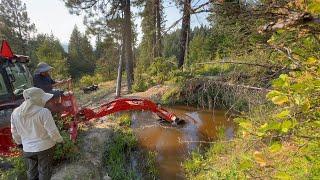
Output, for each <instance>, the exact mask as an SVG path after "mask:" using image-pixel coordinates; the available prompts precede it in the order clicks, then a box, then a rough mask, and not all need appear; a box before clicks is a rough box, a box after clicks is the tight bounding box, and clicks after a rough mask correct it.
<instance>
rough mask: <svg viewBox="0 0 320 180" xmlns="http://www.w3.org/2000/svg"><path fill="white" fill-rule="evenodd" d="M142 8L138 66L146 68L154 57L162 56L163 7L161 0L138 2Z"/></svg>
mask: <svg viewBox="0 0 320 180" xmlns="http://www.w3.org/2000/svg"><path fill="white" fill-rule="evenodd" d="M138 6H143V7H144V9H143V12H142V13H141V17H142V25H141V26H142V32H143V37H142V42H141V44H140V48H139V49H140V53H139V62H138V65H139V66H141V67H142V68H143V69H145V68H147V67H148V66H149V64H150V63H151V62H152V60H153V59H154V58H155V57H160V56H162V54H163V52H162V50H163V48H162V46H163V44H162V30H163V7H162V1H161V0H150V1H146V0H143V1H140V2H139V4H138Z"/></svg>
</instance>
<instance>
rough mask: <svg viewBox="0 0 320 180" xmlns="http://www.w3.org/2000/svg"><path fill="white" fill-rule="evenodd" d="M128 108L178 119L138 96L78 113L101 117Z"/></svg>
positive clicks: (85, 116)
mask: <svg viewBox="0 0 320 180" xmlns="http://www.w3.org/2000/svg"><path fill="white" fill-rule="evenodd" d="M128 110H146V111H151V112H154V113H156V114H157V115H158V116H159V117H160V118H161V119H163V120H165V121H167V122H170V123H176V121H177V120H178V118H177V116H176V115H174V114H173V113H171V112H168V111H167V110H165V109H163V108H161V107H160V106H158V105H157V104H155V103H154V102H152V101H150V100H148V99H140V98H120V99H116V100H113V101H111V102H109V103H106V104H103V105H101V106H99V107H98V108H97V110H96V111H94V110H92V109H89V108H83V109H82V110H80V111H79V114H80V115H81V116H82V117H84V120H87V121H88V120H91V119H96V118H101V117H103V116H106V115H109V114H112V113H115V112H120V111H128Z"/></svg>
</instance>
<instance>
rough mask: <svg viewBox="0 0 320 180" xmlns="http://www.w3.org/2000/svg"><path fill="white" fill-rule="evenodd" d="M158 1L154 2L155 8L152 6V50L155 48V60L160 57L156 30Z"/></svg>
mask: <svg viewBox="0 0 320 180" xmlns="http://www.w3.org/2000/svg"><path fill="white" fill-rule="evenodd" d="M157 1H158V0H154V1H153V3H154V4H153V6H152V48H153V56H152V57H153V58H156V57H158V46H157V29H156V24H157Z"/></svg>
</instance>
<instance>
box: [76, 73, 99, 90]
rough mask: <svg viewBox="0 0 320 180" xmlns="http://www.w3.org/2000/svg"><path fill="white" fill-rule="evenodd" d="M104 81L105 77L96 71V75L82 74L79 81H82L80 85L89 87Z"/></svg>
mask: <svg viewBox="0 0 320 180" xmlns="http://www.w3.org/2000/svg"><path fill="white" fill-rule="evenodd" d="M103 81H104V78H103V77H102V75H100V74H98V73H96V74H95V75H84V76H82V78H81V79H80V81H79V82H80V86H82V87H87V86H91V85H94V84H99V83H101V82H103Z"/></svg>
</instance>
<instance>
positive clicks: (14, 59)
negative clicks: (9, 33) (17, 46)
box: [0, 41, 32, 152]
mask: <svg viewBox="0 0 320 180" xmlns="http://www.w3.org/2000/svg"><path fill="white" fill-rule="evenodd" d="M28 62H29V57H27V56H20V55H14V54H13V52H12V51H11V48H10V46H9V44H8V42H7V41H2V46H1V49H0V152H1V150H3V149H7V148H8V147H9V146H12V142H11V140H10V139H8V138H7V136H9V135H10V116H11V113H12V111H13V109H14V108H16V107H18V106H19V105H20V104H21V103H22V101H23V96H22V93H23V90H25V89H27V88H30V87H32V76H31V74H30V72H29V70H28V68H27V63H28ZM2 141H5V142H2ZM7 146H8V147H7Z"/></svg>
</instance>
